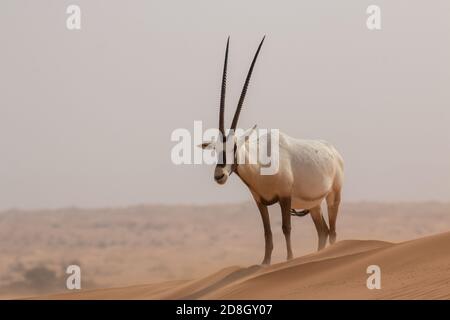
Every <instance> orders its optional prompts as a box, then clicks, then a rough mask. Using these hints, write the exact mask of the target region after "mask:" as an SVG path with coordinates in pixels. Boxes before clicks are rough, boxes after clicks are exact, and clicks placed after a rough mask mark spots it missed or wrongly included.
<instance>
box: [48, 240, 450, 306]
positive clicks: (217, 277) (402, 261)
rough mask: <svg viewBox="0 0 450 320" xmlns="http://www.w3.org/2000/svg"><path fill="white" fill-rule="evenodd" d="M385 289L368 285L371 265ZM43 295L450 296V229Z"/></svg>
mask: <svg viewBox="0 0 450 320" xmlns="http://www.w3.org/2000/svg"><path fill="white" fill-rule="evenodd" d="M373 264H375V265H378V266H380V268H381V289H380V290H369V289H367V287H366V280H367V278H368V276H369V275H368V274H367V273H366V269H367V267H368V266H369V265H373ZM40 298H43V299H449V298H450V232H447V233H443V234H438V235H435V236H429V237H425V238H420V239H417V240H412V241H406V242H401V243H395V244H394V243H389V242H383V241H360V240H345V241H340V242H337V243H336V244H335V245H332V246H330V247H328V248H326V249H324V250H322V251H321V252H317V253H313V254H309V255H306V256H303V257H300V258H296V259H294V260H291V261H289V262H284V263H278V264H275V265H272V266H269V267H262V266H257V265H255V266H251V267H247V268H241V267H237V266H236V267H228V268H225V269H222V270H220V271H218V272H216V273H214V274H211V275H209V276H207V277H204V278H201V279H198V280H191V281H171V282H164V283H159V284H150V285H141V286H132V287H124V288H114V289H100V290H87V291H80V292H76V293H68V294H60V295H51V296H45V297H40Z"/></svg>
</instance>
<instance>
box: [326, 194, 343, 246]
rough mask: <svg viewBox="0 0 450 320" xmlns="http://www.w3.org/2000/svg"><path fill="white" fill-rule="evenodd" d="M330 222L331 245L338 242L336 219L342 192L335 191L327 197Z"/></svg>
mask: <svg viewBox="0 0 450 320" xmlns="http://www.w3.org/2000/svg"><path fill="white" fill-rule="evenodd" d="M326 200H327V207H328V222H329V223H330V243H331V244H333V243H334V242H335V241H336V219H337V215H338V210H339V204H340V203H341V190H337V191H333V192H331V193H330V194H329V195H328V196H327V199H326Z"/></svg>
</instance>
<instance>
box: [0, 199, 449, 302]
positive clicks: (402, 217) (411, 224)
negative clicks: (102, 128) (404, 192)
mask: <svg viewBox="0 0 450 320" xmlns="http://www.w3.org/2000/svg"><path fill="white" fill-rule="evenodd" d="M270 218H271V224H272V232H273V235H274V251H273V256H272V263H273V265H272V266H271V267H269V268H261V267H259V266H258V264H259V263H260V262H261V260H262V256H263V253H264V235H263V230H262V224H261V221H260V217H259V213H258V211H257V208H256V206H255V205H254V204H253V203H250V202H249V203H240V204H226V205H225V204H223V205H204V206H194V205H173V206H164V205H138V206H131V207H123V208H120V207H118V208H98V209H89V208H87V209H81V208H61V209H51V210H49V209H40V210H20V209H12V210H7V211H3V212H0V257H1V259H0V298H2V299H17V298H27V297H48V296H50V295H53V294H58V295H59V294H64V293H68V292H69V291H68V290H67V288H66V279H67V274H66V273H65V270H66V268H67V266H68V265H70V264H76V265H79V266H80V267H81V274H82V278H81V287H82V291H81V292H79V293H77V294H75V295H74V296H72V297H73V298H75V297H77V295H78V294H81V295H83V297H86V298H88V297H89V295H92V296H93V297H96V298H102V297H103V298H106V297H111V298H112V297H114V298H119V297H120V298H165V297H167V298H181V297H189V298H215V297H217V298H219V297H220V298H228V297H230V298H231V297H236V298H238V297H244V296H246V295H247V293H248V292H250V291H251V292H253V293H251V292H250V293H251V294H250V293H248V294H249V296H248V298H252V297H255V298H259V297H260V296H258V295H261V297H277V298H287V299H291V298H318V297H319V298H327V297H330V298H331V297H338V298H347V297H356V298H366V297H377V298H383V297H386V298H389V297H393V298H394V297H407V293H406V292H407V290H411V291H412V294H411V296H414V295H415V294H417V297H419V293H418V292H415V291H414V290H415V288H416V287H415V286H416V284H417V283H419V287H420V288H422V289H424V290H425V289H426V288H427V286H426V285H425V284H427V283H431V281H434V280H433V279H435V283H434V284H433V285H432V286H431V287H429V288H435V289H436V292H435V293H433V294H432V293H431V289H429V290H428V289H427V290H428V291H427V292H426V295H425V296H424V297H433V296H434V295H435V296H436V297H438V296H441V294H443V291H442V290H441V289H439V288H445V287H446V286H447V285H448V283H446V282H445V281H447V280H445V279H450V276H449V274H448V271H446V270H447V269H449V261H448V260H446V259H447V258H448V255H449V251H448V250H449V248H450V243H449V242H448V241H447V239H448V237H446V236H445V234H444V235H441V236H437V238H433V237H432V238H425V237H427V236H432V235H436V234H441V233H444V232H448V231H449V230H450V204H448V203H438V202H426V203H369V202H359V203H344V204H343V205H342V208H341V212H340V214H339V218H338V224H337V231H338V241H339V242H338V243H336V244H335V245H334V246H331V247H328V248H327V249H326V250H324V251H322V252H320V253H316V252H315V251H316V248H317V234H316V231H315V228H314V225H313V222H312V220H311V218H310V217H308V216H306V217H302V218H299V217H298V218H295V219H293V220H292V244H293V250H294V256H295V257H296V259H295V260H293V261H291V262H289V263H285V255H286V249H285V242H284V236H283V234H282V230H281V217H280V212H279V208H278V206H273V207H271V208H270ZM421 238H423V239H421ZM355 239H359V240H361V241H356V240H355ZM410 239H421V240H415V241H412V242H405V241H409V240H410ZM427 239H428V240H427ZM430 239H431V240H430ZM433 239H434V240H433ZM363 240H364V241H363ZM422 241H423V242H422ZM429 241H434V242H432V243H431V244H430V245H429V246H428V245H424V246H421V245H420V244H421V243H423V244H425V243H428V242H429ZM409 246H412V247H409ZM401 250H405V251H404V252H405V253H404V255H402V254H401V252H403V251H401ZM400 251H401V252H400ZM399 252H400V253H399ZM390 254H392V255H393V258H392V259H387V258H386V257H387V256H388V255H390ZM333 259H335V260H333ZM331 262H333V263H335V265H334V264H332V265H330V266H328V264H331ZM369 263H374V264H378V265H380V267H381V268H382V290H380V291H369V290H367V289H366V287H365V281H366V279H367V277H368V275H367V274H366V272H365V271H366V267H367V265H368V264H369ZM229 266H231V267H229ZM238 266H239V267H238ZM218 270H220V271H219V272H218ZM282 270H283V271H282ZM282 272H286V273H287V274H291V278H289V280H288V282H287V283H284V282H283V281H287V278H284V277H283V276H281V275H282V274H283V273H282ZM433 277H435V278H433ZM192 279H197V280H192ZM266 280H267V281H269V282H270V281H273V286H274V289H273V291H270V292H267V291H265V290H266V289H265V288H266V286H265V282H264V281H266ZM261 281H262V282H261ZM149 284H153V285H149ZM224 284H227V285H226V286H225V285H224ZM343 284H345V286H344V285H343ZM278 285H280V286H281V287H280V288H279V289H276V287H277V286H278ZM188 286H193V287H192V288H193V289H190V287H188ZM212 286H213V287H212ZM253 286H255V288H258V290H256V291H253V290H251V289H250V288H252V287H253ZM349 286H351V287H352V288H353V287H354V288H355V289H354V290H350V289H349V288H348V287H349ZM401 287H404V290H403V291H402V292H401V293H398V290H400V289H399V288H401ZM105 288H127V289H105ZM342 288H345V290H344V289H342ZM90 290H99V291H90ZM121 293H122V294H121ZM397 293H398V294H399V296H396V294H397ZM444 296H445V295H442V297H444ZM64 297H66V296H64Z"/></svg>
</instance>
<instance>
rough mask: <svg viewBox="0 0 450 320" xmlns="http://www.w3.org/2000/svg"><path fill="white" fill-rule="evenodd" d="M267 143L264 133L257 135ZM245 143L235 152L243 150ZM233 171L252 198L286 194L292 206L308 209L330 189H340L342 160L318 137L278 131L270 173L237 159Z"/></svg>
mask: <svg viewBox="0 0 450 320" xmlns="http://www.w3.org/2000/svg"><path fill="white" fill-rule="evenodd" d="M259 140H260V141H259V143H260V144H265V145H267V140H268V136H267V134H264V135H261V136H260V137H259ZM245 147H246V145H245V144H241V145H240V146H239V148H243V149H244V150H243V151H241V152H237V155H239V154H247V152H248V151H247V149H246V148H245ZM237 162H238V163H244V164H240V165H238V166H237V169H236V172H237V173H238V175H239V177H240V178H241V179H242V180H243V181H244V182H245V184H246V185H247V186H248V187H249V189H250V191H251V192H252V195H253V197H254V198H255V200H256V201H261V202H265V203H272V202H278V201H275V200H278V199H281V198H286V197H290V198H291V208H292V209H312V208H315V207H316V206H318V205H320V204H321V203H322V201H323V200H324V199H325V198H326V197H327V196H328V195H330V194H333V192H335V191H337V190H340V189H341V187H342V180H343V160H342V157H341V156H340V154H339V153H338V152H337V150H336V149H335V148H334V147H333V146H332V145H331V144H329V143H328V142H326V141H322V140H303V139H295V138H292V137H290V136H288V135H286V134H284V133H282V132H280V133H279V169H278V172H277V173H275V174H273V175H262V174H261V165H260V164H259V163H258V162H257V163H253V164H250V163H249V164H247V163H248V162H249V161H246V160H242V159H239V158H238V159H237Z"/></svg>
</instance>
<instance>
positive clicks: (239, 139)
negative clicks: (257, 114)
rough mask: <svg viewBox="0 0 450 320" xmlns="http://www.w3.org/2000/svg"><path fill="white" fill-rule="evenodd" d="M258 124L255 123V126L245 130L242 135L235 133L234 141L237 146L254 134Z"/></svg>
mask: <svg viewBox="0 0 450 320" xmlns="http://www.w3.org/2000/svg"><path fill="white" fill-rule="evenodd" d="M256 127H257V125H256V124H255V125H254V126H253V127H251V128H250V129H247V130H245V131H244V132H243V133H242V134H240V135H235V136H234V142H235V143H236V145H237V146H240V145H241V144H242V143H244V142H245V139H246V138H247V137H250V136H251V135H252V133H253V132H254V131H255V130H256Z"/></svg>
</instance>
